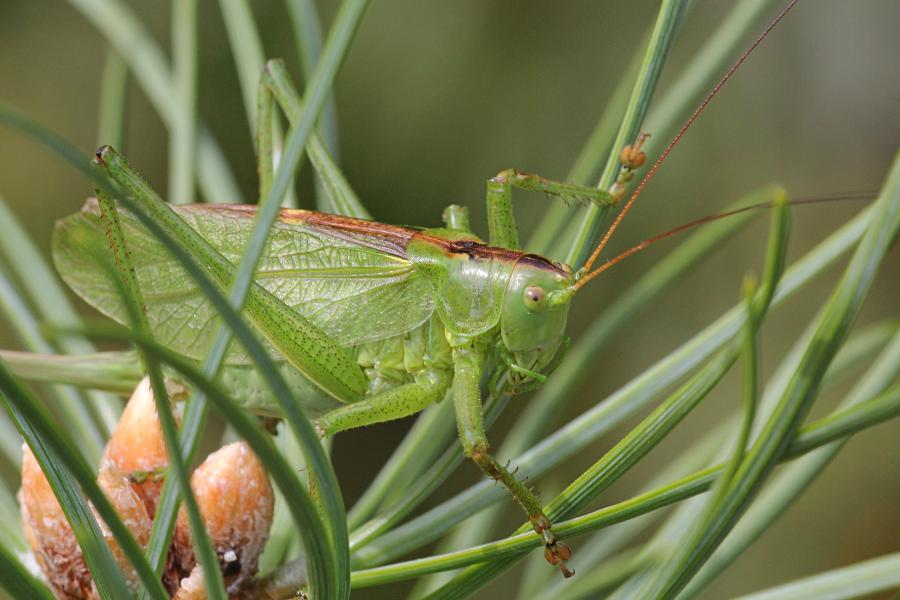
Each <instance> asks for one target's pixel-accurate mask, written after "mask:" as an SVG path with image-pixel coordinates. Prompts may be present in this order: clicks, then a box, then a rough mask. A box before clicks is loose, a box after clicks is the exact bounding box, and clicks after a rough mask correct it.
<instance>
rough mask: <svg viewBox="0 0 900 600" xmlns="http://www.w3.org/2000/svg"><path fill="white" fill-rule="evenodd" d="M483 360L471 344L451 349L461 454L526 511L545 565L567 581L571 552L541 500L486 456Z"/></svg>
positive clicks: (569, 573) (513, 475) (494, 460)
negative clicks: (540, 544) (556, 532)
mask: <svg viewBox="0 0 900 600" xmlns="http://www.w3.org/2000/svg"><path fill="white" fill-rule="evenodd" d="M483 358H484V356H483V353H482V352H480V351H478V350H477V349H476V348H475V347H474V345H472V344H464V345H459V346H456V347H454V349H453V384H452V392H453V403H454V406H455V407H456V423H457V426H458V427H459V438H460V441H461V442H462V446H463V450H464V451H465V454H466V456H468V457H469V458H471V459H472V460H473V461H474V462H475V464H477V465H478V466H479V467H480V468H481V470H482V471H484V473H485V474H486V475H487V476H488V477H491V478H492V479H495V480H496V481H498V482H500V483H501V484H502V485H503V486H504V487H505V488H506V489H507V490H509V493H510V494H512V496H513V498H514V499H515V500H516V502H518V503H519V504H520V505H521V506H522V508H523V509H525V512H526V513H527V514H528V520H529V521H530V522H531V525H532V527H534V530H535V531H536V532H537V533H538V534H539V535H540V536H541V540H542V541H543V543H544V556H545V558H546V559H547V562H549V563H550V564H552V565H555V566H558V567H559V569H560V571H562V573H563V575H565V576H566V577H571V576H572V575H574V574H575V572H574V571H573V570H572V569H570V568H569V567H568V566H567V565H566V561H567V560H569V558H570V557H571V554H572V552H571V551H570V550H569V547H568V546H566V545H565V544H563V543H562V542H559V541H557V539H556V536H555V535H554V534H553V532H552V531H551V530H550V519H548V518H547V516H546V515H545V514H544V509H543V505H542V504H541V501H540V499H539V498H538V497H537V496H536V495H535V494H534V492H532V491H531V490H530V489H529V488H528V486H526V485H525V484H524V483H523V482H522V481H520V480H519V479H518V478H517V477H516V476H515V474H514V473H512V472H510V470H509V469H507V468H506V467H505V466H503V465H502V464H500V463H499V462H497V459H495V458H494V457H493V456H492V455H491V454H490V453H489V452H488V450H489V446H488V441H487V436H486V434H485V431H484V414H483V411H482V405H481V392H480V390H479V387H478V384H479V381H480V379H481V365H482V363H483Z"/></svg>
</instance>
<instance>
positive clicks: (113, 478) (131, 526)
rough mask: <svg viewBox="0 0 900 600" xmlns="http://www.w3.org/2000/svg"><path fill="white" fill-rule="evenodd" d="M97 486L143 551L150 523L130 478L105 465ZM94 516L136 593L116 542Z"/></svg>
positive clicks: (135, 583)
mask: <svg viewBox="0 0 900 600" xmlns="http://www.w3.org/2000/svg"><path fill="white" fill-rule="evenodd" d="M97 484H98V485H99V486H100V489H102V490H103V493H104V494H106V497H107V498H109V501H110V503H111V504H112V505H113V508H115V509H116V513H117V514H118V515H119V518H120V519H121V520H122V522H123V523H124V524H125V526H126V527H127V528H128V530H129V531H131V534H132V535H133V536H134V538H135V540H137V543H138V544H140V545H141V547H142V548H146V547H147V544H148V543H149V541H150V530H151V529H152V528H153V522H152V520H151V519H150V517H149V516H147V509H146V508H145V507H144V502H143V500H141V498H140V496H138V494H137V492H136V491H135V490H134V488H133V487H132V484H131V481H130V479H129V478H128V477H126V476H125V474H123V473H122V472H121V471H118V470H117V469H116V468H115V467H113V466H112V465H110V464H109V463H107V464H104V465H103V466H102V467H101V468H100V474H99V475H98V476H97ZM94 516H95V517H96V518H97V522H98V523H100V529H101V531H102V532H103V537H104V539H105V540H106V544H107V545H108V546H109V548H110V550H112V553H113V557H115V559H116V563H117V564H118V565H119V568H120V569H121V571H122V573H124V574H125V576H126V579H127V580H128V581H129V583H131V584H132V585H133V587H134V589H135V591H137V589H138V587H137V586H138V581H139V579H138V575H137V573H136V572H135V570H134V567H132V566H131V563H130V562H129V560H128V559H127V558H126V557H125V554H124V553H123V552H122V548H121V547H120V546H119V544H118V542H116V540H115V538H114V537H113V535H112V532H111V531H110V530H109V527H107V526H106V523H104V522H103V520H102V519H100V515H98V514H97V512H96V511H94ZM98 597H99V596H98Z"/></svg>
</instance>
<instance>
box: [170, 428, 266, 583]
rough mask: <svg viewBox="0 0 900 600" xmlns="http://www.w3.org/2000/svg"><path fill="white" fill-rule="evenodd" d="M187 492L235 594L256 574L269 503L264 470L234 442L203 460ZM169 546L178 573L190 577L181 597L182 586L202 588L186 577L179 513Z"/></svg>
mask: <svg viewBox="0 0 900 600" xmlns="http://www.w3.org/2000/svg"><path fill="white" fill-rule="evenodd" d="M191 489H192V490H193V492H194V495H195V496H196V498H197V503H198V504H199V506H200V514H201V515H202V516H203V521H204V523H205V524H206V530H207V531H208V532H209V536H210V539H211V540H212V542H213V547H214V548H215V550H216V554H217V555H218V557H219V565H220V566H221V568H222V574H223V576H224V578H225V585H226V587H227V588H228V593H229V594H238V593H239V592H240V590H241V588H242V586H243V585H244V584H245V583H246V582H248V581H249V580H250V579H251V578H252V577H253V576H254V575H255V574H256V571H257V568H258V563H259V555H260V554H261V553H262V551H263V548H264V547H265V543H266V539H267V538H268V536H269V527H270V526H271V525H272V514H273V509H274V504H275V499H274V495H273V493H272V486H271V485H270V484H269V479H268V477H267V476H266V472H265V470H264V469H263V467H262V464H260V462H259V459H257V458H256V455H254V454H253V451H252V450H250V447H249V446H248V445H247V444H246V443H245V442H235V443H233V444H229V445H227V446H225V447H223V448H221V449H219V450H218V451H216V452H213V453H212V454H210V455H209V456H208V457H207V458H206V460H205V461H203V464H201V465H200V466H199V467H198V468H197V470H196V471H194V474H193V475H192V476H191ZM173 544H174V551H175V560H176V565H177V567H178V569H179V571H180V572H181V573H183V574H184V576H187V575H188V574H190V575H191V576H190V577H187V579H185V580H183V581H182V586H181V587H183V588H185V593H187V592H189V591H190V590H189V589H187V588H188V587H190V588H191V589H193V587H195V586H194V584H196V583H198V582H199V583H201V584H202V575H201V574H200V573H199V572H197V573H192V571H193V570H194V567H195V566H196V558H195V556H194V549H193V545H192V543H191V535H190V530H189V528H188V520H187V513H186V512H185V511H184V509H182V510H181V512H180V513H179V515H178V521H177V522H176V525H175V536H174V540H173ZM176 597H178V598H182V597H184V598H194V597H195V596H192V595H189V596H178V595H176Z"/></svg>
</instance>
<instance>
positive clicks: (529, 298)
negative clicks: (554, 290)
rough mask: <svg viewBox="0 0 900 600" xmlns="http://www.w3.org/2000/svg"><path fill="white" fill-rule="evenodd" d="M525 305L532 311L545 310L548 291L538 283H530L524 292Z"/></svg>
mask: <svg viewBox="0 0 900 600" xmlns="http://www.w3.org/2000/svg"><path fill="white" fill-rule="evenodd" d="M523 297H524V299H525V306H526V308H528V310H530V311H532V312H537V311H540V310H544V309H545V308H546V307H547V292H545V291H544V288H542V287H540V286H537V285H529V286H528V287H527V288H525V292H524V294H523Z"/></svg>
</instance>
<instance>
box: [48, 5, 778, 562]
mask: <svg viewBox="0 0 900 600" xmlns="http://www.w3.org/2000/svg"><path fill="white" fill-rule="evenodd" d="M779 18H780V17H779ZM731 73H733V70H732V71H730V72H729V74H728V75H727V76H726V79H727V77H729V76H730V75H731ZM720 85H721V84H720ZM261 87H262V91H261V96H265V95H266V94H269V93H272V92H275V94H276V97H277V96H278V89H276V84H275V83H273V80H272V77H269V78H268V79H267V78H266V77H264V79H263V82H262V84H261ZM718 87H720V86H717V88H716V89H715V90H714V91H713V93H712V94H715V92H716V91H717V90H718ZM269 88H271V89H269ZM281 91H282V92H284V90H283V89H282V90H281ZM712 94H711V96H712ZM711 96H710V97H711ZM707 101H708V100H707ZM282 104H284V102H282ZM705 104H706V102H704V104H703V105H702V106H701V109H702V107H703V106H705ZM284 108H285V110H286V112H288V111H289V110H290V108H289V107H288V106H284ZM698 113H699V110H698ZM698 113H695V115H694V116H693V117H692V119H691V121H689V123H688V125H686V126H685V128H684V129H683V130H682V132H681V133H679V135H678V137H676V139H675V141H677V140H678V139H679V138H680V137H681V135H682V134H683V133H684V131H685V130H686V129H687V127H688V126H689V125H690V123H691V122H693V119H694V118H696V116H697V114H698ZM261 114H262V111H261ZM261 129H263V128H261ZM640 143H641V141H640V140H638V141H637V142H636V143H635V144H634V145H633V146H629V147H626V148H624V149H623V150H622V154H621V159H622V168H621V173H620V176H619V180H618V181H617V183H616V186H614V187H613V188H611V189H610V190H609V191H606V190H598V189H596V188H590V187H584V186H578V185H573V184H566V183H559V182H554V181H549V180H546V179H543V178H541V177H538V176H535V175H529V174H525V173H521V172H519V171H514V170H510V171H505V172H503V173H501V174H500V175H498V176H496V177H494V178H492V179H491V180H489V182H488V186H487V187H488V190H487V207H488V224H489V237H488V243H483V242H482V241H481V240H480V239H479V238H478V237H476V236H475V235H474V234H473V233H472V232H471V231H470V230H469V227H468V219H467V217H466V213H465V211H464V210H463V209H460V208H459V207H450V208H449V209H448V210H447V211H446V212H445V225H446V227H444V228H438V229H412V228H404V227H397V226H392V225H385V224H381V223H376V222H373V221H366V220H361V219H353V218H348V217H341V216H334V215H326V214H322V213H316V212H311V211H301V210H284V211H283V212H282V213H281V217H280V219H279V221H278V223H277V224H276V226H275V227H274V228H273V230H272V232H271V233H270V237H269V241H268V247H267V252H266V253H265V258H264V260H263V262H262V263H261V264H260V265H259V267H258V271H257V281H256V285H255V286H254V287H253V288H252V289H251V292H250V294H249V297H248V301H247V305H246V310H245V314H246V315H247V318H248V319H249V320H250V321H251V322H252V324H253V325H254V326H255V327H256V329H257V330H258V331H259V333H260V334H261V335H262V336H263V337H264V338H265V339H266V341H267V342H268V343H269V344H270V346H271V348H272V352H273V354H274V355H276V356H278V357H280V358H281V359H282V360H283V361H284V362H285V363H287V364H289V365H290V366H291V367H293V369H295V370H296V372H297V373H299V374H300V375H302V377H298V378H297V379H298V381H299V382H298V386H301V387H302V390H303V391H302V393H298V394H297V396H296V399H297V401H298V402H299V403H301V404H302V406H303V408H304V409H306V410H307V412H308V413H309V415H310V416H311V417H313V418H315V422H316V426H317V429H318V430H319V432H320V433H321V434H322V435H334V434H336V433H338V432H341V431H345V430H348V429H353V428H356V427H361V426H364V425H370V424H375V423H380V422H384V421H388V420H392V419H398V418H402V417H406V416H409V415H412V414H414V413H417V412H419V411H421V410H422V409H424V408H425V407H427V406H429V405H430V404H432V403H435V402H440V401H442V399H444V397H445V396H446V395H447V394H449V395H450V398H448V401H452V402H453V403H454V406H455V409H456V418H457V423H458V428H459V435H460V440H461V442H462V445H463V449H464V451H465V453H466V455H467V456H468V457H470V458H471V459H472V460H473V461H474V462H475V463H476V464H478V466H479V467H480V468H481V469H482V470H483V471H484V472H485V473H486V474H487V475H489V476H490V477H492V478H494V479H496V480H497V481H499V482H500V483H502V484H503V485H504V486H505V487H506V488H507V489H508V490H509V491H510V493H511V494H512V495H513V497H514V498H515V499H516V501H517V502H519V504H521V505H522V507H523V508H524V509H525V511H526V512H527V514H528V517H529V520H530V522H531V524H532V525H533V526H534V529H535V530H536V531H537V532H538V533H539V534H540V535H541V536H542V539H543V542H544V546H545V556H546V558H547V560H548V562H550V563H551V564H554V565H557V566H558V567H559V568H560V570H561V571H562V572H563V574H564V575H566V576H569V575H571V574H572V571H571V570H570V569H569V568H568V567H567V566H566V560H568V558H569V556H570V551H569V549H568V548H567V547H566V546H565V545H563V544H561V543H559V542H558V541H557V540H556V537H555V536H554V535H553V533H552V531H551V526H550V522H549V520H548V519H547V517H546V516H545V515H544V514H543V511H542V505H541V503H540V501H539V500H538V498H537V497H536V496H535V495H534V493H533V492H532V491H531V490H530V489H529V488H528V487H527V486H526V485H525V484H523V483H522V482H521V481H519V480H518V479H517V478H516V477H515V475H514V474H513V473H512V472H511V471H510V470H509V469H508V468H507V467H505V466H504V465H502V464H500V463H498V462H497V461H496V460H495V459H494V458H493V457H492V456H491V454H490V453H489V445H488V442H487V438H486V435H485V427H484V422H483V415H482V405H481V402H482V399H481V391H480V386H481V383H482V380H483V379H484V378H485V376H487V375H492V376H493V375H495V373H485V365H486V364H488V362H489V359H494V360H495V362H496V363H497V364H498V365H499V369H500V370H499V371H498V372H501V373H505V374H506V375H505V376H506V379H507V381H506V386H507V389H508V390H509V391H513V392H514V391H521V390H525V389H529V388H531V387H534V386H536V385H540V383H541V382H543V381H544V380H545V379H546V377H547V375H548V374H549V372H550V371H552V368H553V367H554V366H555V364H556V363H558V361H559V360H560V358H561V356H562V352H563V351H564V348H565V345H566V338H565V335H564V332H565V324H566V317H567V314H568V310H569V306H570V304H571V300H572V298H573V296H574V295H575V294H576V293H577V291H578V290H579V289H580V288H581V287H582V286H583V285H584V284H585V283H587V282H588V281H590V280H591V279H593V278H594V277H596V276H597V275H598V274H599V273H600V272H602V271H603V270H605V269H606V268H608V267H609V266H611V265H612V264H615V263H616V262H618V260H620V259H621V258H624V257H625V256H627V255H630V254H631V253H633V252H634V251H637V249H640V248H642V247H644V245H647V244H644V245H639V246H640V247H637V246H636V247H635V249H632V250H631V251H627V253H623V254H622V255H620V256H619V257H615V258H613V259H610V260H609V261H607V262H606V263H604V264H603V265H601V266H599V267H597V268H593V266H594V263H595V261H596V260H597V257H598V255H599V252H600V250H602V248H603V247H604V246H605V243H606V241H607V240H608V239H609V237H610V236H611V235H612V233H613V232H614V231H615V229H616V228H617V226H618V224H619V222H621V219H622V217H624V215H625V214H626V213H627V211H628V208H630V206H631V204H632V203H633V202H634V200H635V198H636V197H637V195H638V193H639V192H640V190H641V189H642V187H643V184H644V183H645V182H646V178H645V180H644V181H643V182H642V183H641V185H640V186H638V189H637V191H636V192H635V194H634V195H633V196H632V197H631V198H630V199H629V201H628V203H627V204H626V205H625V207H624V208H623V210H622V211H621V212H620V213H619V216H618V218H617V220H616V221H615V222H614V224H613V226H612V227H611V228H610V230H609V231H608V232H607V234H606V236H605V237H604V238H603V241H602V242H601V243H600V245H599V246H598V247H597V249H596V251H595V252H594V254H593V255H592V256H591V258H590V259H588V261H587V262H586V263H585V264H584V265H583V266H582V267H581V268H580V269H578V271H574V270H573V269H572V268H571V267H569V266H567V265H564V264H560V263H557V262H554V261H550V260H548V259H546V258H543V257H541V256H537V255H533V254H528V253H526V252H524V251H522V250H520V249H519V241H518V233H517V230H516V226H515V220H514V217H513V213H512V204H511V190H512V188H513V187H519V188H524V189H531V190H537V191H542V192H545V193H548V194H551V195H557V196H561V197H564V198H571V199H575V200H578V201H581V202H594V203H601V204H610V205H614V204H616V203H617V202H618V201H620V200H621V199H622V197H623V195H624V189H625V184H626V183H627V182H628V180H629V179H630V178H631V174H632V171H633V170H634V169H636V168H638V167H640V166H641V164H642V163H643V160H644V155H643V154H642V153H641V152H640ZM673 144H674V142H673V143H672V144H670V145H669V147H668V148H667V150H666V152H664V153H663V155H662V156H661V157H660V159H659V160H658V161H657V163H656V164H655V165H654V167H653V169H651V170H650V172H649V173H648V177H649V176H650V175H652V174H653V172H654V171H655V169H656V168H657V167H658V166H659V164H660V163H661V162H662V160H664V159H665V157H666V156H667V155H668V152H669V150H671V147H672V145H673ZM259 155H260V173H261V175H262V176H261V185H262V186H263V188H264V189H265V185H266V182H267V176H266V174H267V173H270V172H271V168H272V165H271V156H267V153H266V151H265V149H264V148H263V146H262V145H261V148H260V153H259ZM97 162H98V163H99V164H100V165H101V166H102V167H104V168H105V169H106V171H107V172H108V174H109V175H110V177H111V178H112V179H113V180H114V181H115V182H116V183H117V184H118V185H119V186H120V187H121V188H122V189H123V191H124V192H125V193H126V194H128V196H129V197H131V198H132V199H133V200H134V201H136V202H138V203H139V205H140V206H141V207H142V208H143V209H144V210H146V211H147V212H148V213H149V214H150V215H152V216H153V218H154V219H155V220H156V221H157V222H158V223H159V224H160V225H161V226H162V227H163V228H164V229H166V230H167V232H168V233H169V234H171V235H172V236H173V237H175V238H176V239H178V240H179V241H180V242H181V243H182V244H184V245H185V246H186V247H188V248H190V249H191V251H192V252H193V254H194V255H195V257H196V258H197V259H198V261H200V262H201V263H202V264H203V265H204V266H206V268H207V270H208V272H209V274H210V275H211V276H212V277H213V279H214V280H215V281H216V282H217V283H218V284H219V285H220V286H222V287H223V288H227V286H228V285H229V283H230V281H231V278H232V276H233V271H234V264H235V262H236V261H237V260H239V258H240V255H241V253H242V249H243V247H244V245H245V244H246V242H247V240H248V236H249V232H250V230H251V227H252V224H253V217H254V210H255V207H251V206H232V205H197V206H187V207H169V206H168V205H166V204H165V203H164V202H163V201H162V199H161V198H160V197H159V196H158V195H157V194H156V193H155V192H154V191H153V190H152V189H151V188H150V186H149V185H148V184H147V183H146V182H144V181H143V179H141V177H140V176H139V175H138V174H137V173H136V172H135V171H134V170H133V169H132V168H131V167H130V166H129V165H128V164H127V163H126V162H125V161H124V159H123V158H122V157H121V156H120V155H119V154H118V153H117V152H116V151H115V150H113V149H112V148H109V147H101V149H100V150H98V152H97ZM268 179H270V178H268ZM122 221H123V227H124V228H125V230H126V233H127V238H128V244H129V250H130V252H131V253H132V256H133V261H134V264H135V265H136V271H137V276H138V280H139V282H140V284H141V287H142V288H143V289H144V290H145V300H146V304H147V310H148V317H149V319H150V323H151V325H152V327H153V330H154V335H155V336H156V338H157V339H158V340H159V341H160V342H161V343H163V344H165V345H166V346H168V347H170V348H172V349H174V350H176V351H178V352H180V353H183V354H184V355H186V356H188V357H191V358H196V359H199V358H202V357H203V356H204V354H205V352H206V349H207V347H208V346H209V342H210V341H211V339H212V335H213V334H214V332H215V323H214V322H215V314H214V313H213V311H212V310H211V306H210V305H209V304H208V303H206V301H205V300H204V299H203V297H202V295H201V294H200V292H199V291H198V290H197V288H196V287H195V286H194V285H193V283H192V281H191V280H190V278H189V277H188V276H187V274H186V273H185V272H184V271H183V269H182V268H181V267H180V266H179V265H178V263H177V261H175V259H174V258H173V257H172V256H171V255H169V253H168V251H166V250H165V248H164V247H163V246H162V245H161V244H159V243H158V242H157V241H156V239H155V238H154V237H152V236H151V235H150V234H149V232H147V230H145V229H144V228H143V227H142V226H141V225H140V224H139V222H138V221H137V220H136V218H135V217H133V216H131V215H129V214H127V213H123V214H122ZM667 235H668V234H663V236H659V238H660V239H661V237H665V236H667ZM103 236H104V231H103V226H102V224H101V223H100V219H99V215H98V211H97V208H96V205H95V204H94V203H91V202H89V203H88V205H87V206H86V209H85V210H84V211H82V212H81V213H79V214H76V215H73V216H71V217H68V218H67V219H64V220H63V221H61V222H60V223H59V225H58V227H57V230H56V232H55V236H54V248H53V253H54V260H55V261H56V264H57V267H58V269H59V271H60V273H61V274H62V275H63V278H64V279H65V280H66V282H67V283H68V284H69V285H70V286H71V287H72V288H73V289H74V290H75V291H76V292H77V293H78V294H79V295H80V296H82V297H83V298H84V299H85V300H87V301H88V302H89V303H90V304H92V305H93V306H95V307H96V308H98V309H99V310H100V311H101V312H104V313H105V314H107V315H108V316H111V317H113V318H115V319H117V320H120V321H126V320H127V319H126V314H125V310H124V307H123V305H122V304H121V300H120V298H119V297H118V295H117V292H116V285H115V283H114V282H112V281H111V280H110V274H109V272H108V271H106V270H105V269H104V268H103V267H102V265H99V264H97V263H96V262H95V261H94V259H93V257H92V256H90V255H86V254H85V253H84V251H83V250H84V248H85V247H88V246H91V245H96V244H98V243H99V242H102V240H103ZM653 241H655V239H654V240H653ZM651 243H652V242H651ZM228 363H229V365H232V366H235V367H240V366H241V365H246V364H247V363H248V361H247V359H246V357H245V356H244V355H243V354H242V352H241V351H240V349H232V350H231V354H230V355H229V359H228ZM227 375H228V373H227V371H226V376H227ZM248 387H250V384H248ZM271 406H272V404H270V405H268V406H266V405H265V400H264V399H263V400H261V401H259V403H258V404H256V405H252V403H248V408H251V409H255V410H257V411H258V412H262V413H266V412H269V411H271Z"/></svg>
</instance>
